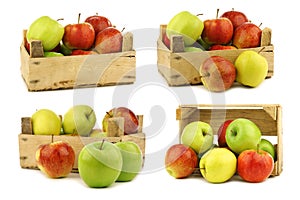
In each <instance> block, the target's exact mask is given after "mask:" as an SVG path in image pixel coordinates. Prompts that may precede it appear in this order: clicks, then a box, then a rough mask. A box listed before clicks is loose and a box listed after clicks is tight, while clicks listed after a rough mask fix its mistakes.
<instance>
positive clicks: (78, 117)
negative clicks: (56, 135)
mask: <svg viewBox="0 0 300 200" xmlns="http://www.w3.org/2000/svg"><path fill="white" fill-rule="evenodd" d="M95 123H96V114H95V112H94V110H93V108H91V107H90V106H88V105H75V106H72V107H71V108H70V109H69V110H68V111H67V112H66V113H65V115H64V117H63V123H62V127H63V131H64V133H65V134H79V135H80V136H88V135H89V134H90V132H91V131H92V129H93V128H94V126H95Z"/></svg>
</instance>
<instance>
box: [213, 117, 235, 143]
mask: <svg viewBox="0 0 300 200" xmlns="http://www.w3.org/2000/svg"><path fill="white" fill-rule="evenodd" d="M232 121H233V120H232V119H228V120H226V121H225V122H223V123H222V124H221V126H220V127H219V129H218V132H217V135H218V144H219V147H228V145H227V143H226V138H225V135H226V129H227V127H228V125H229V124H230V123H231V122H232Z"/></svg>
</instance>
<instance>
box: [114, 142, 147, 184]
mask: <svg viewBox="0 0 300 200" xmlns="http://www.w3.org/2000/svg"><path fill="white" fill-rule="evenodd" d="M115 145H116V146H117V147H119V149H120V151H121V154H122V160H123V165H122V170H121V174H120V175H119V177H118V179H117V181H120V182H125V181H131V180H133V179H134V178H135V177H136V176H137V174H138V173H139V172H140V171H141V169H142V166H143V154H142V151H141V149H140V147H139V146H138V145H137V144H136V143H135V142H132V141H122V142H117V143H115Z"/></svg>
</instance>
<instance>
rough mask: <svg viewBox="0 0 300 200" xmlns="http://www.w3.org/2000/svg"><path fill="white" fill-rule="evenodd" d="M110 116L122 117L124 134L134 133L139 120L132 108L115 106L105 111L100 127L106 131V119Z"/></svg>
mask: <svg viewBox="0 0 300 200" xmlns="http://www.w3.org/2000/svg"><path fill="white" fill-rule="evenodd" d="M112 117H123V118H124V134H125V135H128V134H132V133H136V132H137V130H138V127H139V120H138V118H137V116H136V115H135V114H134V112H133V111H132V110H130V109H129V108H126V107H116V108H113V109H111V110H110V111H109V112H106V114H105V116H104V118H103V120H102V129H103V131H104V132H107V126H108V119H109V118H112Z"/></svg>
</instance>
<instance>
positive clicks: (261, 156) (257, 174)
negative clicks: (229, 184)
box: [237, 149, 274, 183]
mask: <svg viewBox="0 0 300 200" xmlns="http://www.w3.org/2000/svg"><path fill="white" fill-rule="evenodd" d="M273 168H274V161H273V157H272V156H271V155H270V154H269V153H268V152H266V151H263V150H259V149H258V150H255V149H251V150H245V151H243V152H242V153H241V154H240V155H239V156H238V159H237V173H238V175H239V176H240V177H241V178H242V179H243V180H245V181H248V182H251V183H258V182H263V181H264V180H266V179H267V178H268V177H269V176H270V175H271V173H272V171H273Z"/></svg>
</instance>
